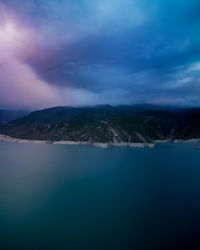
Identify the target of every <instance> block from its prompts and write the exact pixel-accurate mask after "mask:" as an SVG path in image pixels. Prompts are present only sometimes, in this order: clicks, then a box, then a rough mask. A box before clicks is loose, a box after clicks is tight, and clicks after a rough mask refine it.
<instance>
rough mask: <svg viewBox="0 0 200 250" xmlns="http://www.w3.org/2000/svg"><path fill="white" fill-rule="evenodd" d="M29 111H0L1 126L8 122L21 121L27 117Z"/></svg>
mask: <svg viewBox="0 0 200 250" xmlns="http://www.w3.org/2000/svg"><path fill="white" fill-rule="evenodd" d="M28 113H29V111H25V110H7V109H0V125H3V124H6V123H7V122H10V121H13V120H16V119H19V118H21V117H23V116H25V115H27V114H28Z"/></svg>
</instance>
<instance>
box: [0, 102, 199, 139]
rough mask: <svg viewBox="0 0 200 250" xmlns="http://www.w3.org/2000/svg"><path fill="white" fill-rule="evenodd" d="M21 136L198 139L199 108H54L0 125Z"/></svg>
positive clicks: (36, 137)
mask: <svg viewBox="0 0 200 250" xmlns="http://www.w3.org/2000/svg"><path fill="white" fill-rule="evenodd" d="M0 133H2V134H5V135H8V136H12V137H15V138H21V139H32V140H50V141H51V140H52V141H83V142H91V143H95V142H96V143H108V142H111V143H151V142H153V141H156V140H188V139H191V138H200V109H176V110H175V109H174V110H170V111H168V110H166V111H165V110H158V109H156V110H151V109H149V110H145V109H138V110H137V109H136V108H135V107H134V106H119V107H112V106H96V107H84V108H71V107H56V108H51V109H45V110H42V111H36V112H33V113H31V114H29V115H27V116H25V117H24V118H21V119H18V120H15V121H13V122H10V123H8V124H6V125H3V126H1V127H0Z"/></svg>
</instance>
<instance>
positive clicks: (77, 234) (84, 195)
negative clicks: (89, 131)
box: [0, 142, 200, 250]
mask: <svg viewBox="0 0 200 250" xmlns="http://www.w3.org/2000/svg"><path fill="white" fill-rule="evenodd" d="M196 145H197V144H196V143H187V144H184V143H180V144H173V143H166V144H159V145H157V146H156V147H155V148H154V149H148V148H144V149H135V148H108V149H101V148H94V147H89V146H88V147H87V146H64V145H35V144H18V143H8V142H0V249H3V250H4V249H13V250H15V249H20V250H21V249H22V250H23V249H26V250H37V249H48V250H51V249H55V250H57V249H87V250H90V249H91V250H96V249H97V250H98V249H101V250H104V249H109V250H110V249H115V250H116V249H122V250H124V249H136V250H140V249H145V250H149V249H152V250H156V249H159V250H163V249H170V250H171V249H190V250H191V249H200V240H199V238H200V237H199V232H200V151H198V150H196V149H195V147H196Z"/></svg>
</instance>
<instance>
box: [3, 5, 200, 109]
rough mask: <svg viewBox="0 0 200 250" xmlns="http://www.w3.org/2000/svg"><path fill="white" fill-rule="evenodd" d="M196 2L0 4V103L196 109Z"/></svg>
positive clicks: (199, 70) (199, 89)
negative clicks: (153, 105)
mask: <svg viewBox="0 0 200 250" xmlns="http://www.w3.org/2000/svg"><path fill="white" fill-rule="evenodd" d="M199 12H200V3H199V1H198V0H190V1H188V0H183V1H179V0H173V1H172V0H155V1H147V0H118V1H114V0H77V1H72V0H60V1H57V0H29V1H26V0H0V53H1V56H0V65H1V68H0V88H1V91H0V106H18V107H46V106H54V105H90V104H101V103H110V104H125V103H127V104H131V103H143V102H150V103H167V104H183V105H200V99H199V95H200V36H199V30H200V15H199Z"/></svg>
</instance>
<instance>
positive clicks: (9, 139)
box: [0, 134, 200, 148]
mask: <svg viewBox="0 0 200 250" xmlns="http://www.w3.org/2000/svg"><path fill="white" fill-rule="evenodd" d="M0 141H7V142H16V143H34V144H55V145H88V146H94V147H100V148H108V147H133V148H145V147H148V148H154V147H155V144H158V143H167V142H174V143H187V142H200V138H194V139H188V140H180V139H179V140H174V141H172V140H169V139H166V140H156V141H154V142H153V143H127V142H121V143H119V142H108V143H100V142H93V143H91V142H84V141H45V140H29V139H19V138H13V137H10V136H7V135H3V134H0Z"/></svg>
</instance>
